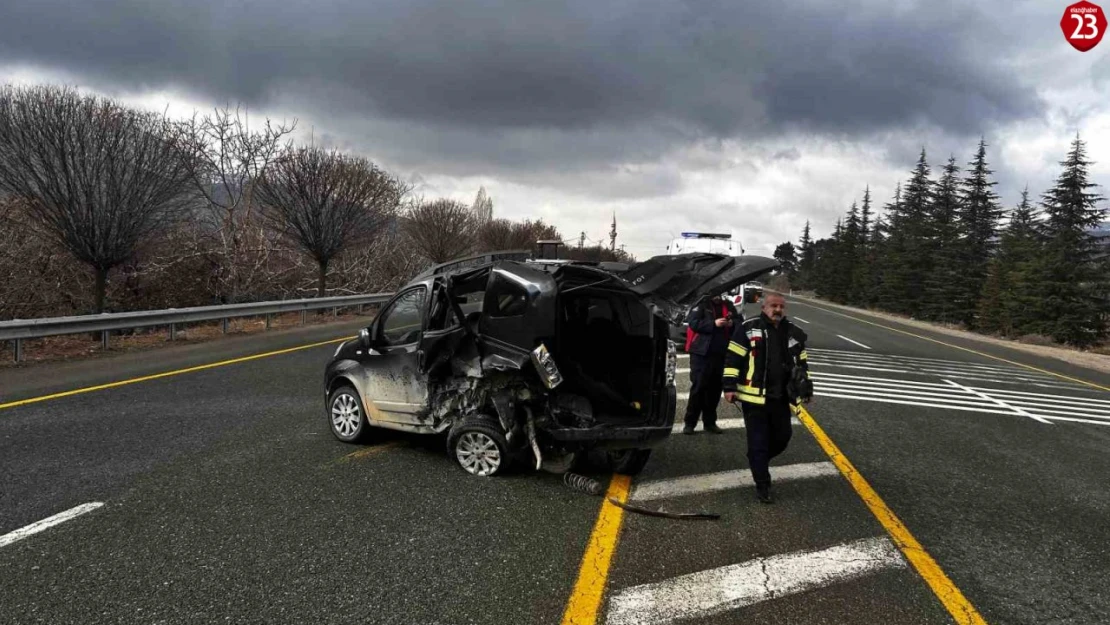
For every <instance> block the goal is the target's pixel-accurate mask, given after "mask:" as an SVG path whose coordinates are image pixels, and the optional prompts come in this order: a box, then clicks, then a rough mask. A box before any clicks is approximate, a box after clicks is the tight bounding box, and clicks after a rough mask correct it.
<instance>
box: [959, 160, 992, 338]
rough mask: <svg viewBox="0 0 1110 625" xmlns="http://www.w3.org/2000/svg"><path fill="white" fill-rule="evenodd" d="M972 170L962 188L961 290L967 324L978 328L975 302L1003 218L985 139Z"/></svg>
mask: <svg viewBox="0 0 1110 625" xmlns="http://www.w3.org/2000/svg"><path fill="white" fill-rule="evenodd" d="M968 168H969V169H968V175H967V178H965V179H964V181H963V183H962V185H961V187H962V194H961V195H962V199H963V202H962V205H961V210H960V214H959V218H960V225H961V229H962V230H963V231H964V232H965V233H966V240H965V245H964V246H963V249H962V254H963V256H964V260H963V264H964V268H963V274H962V277H961V287H962V289H961V290H962V291H963V294H962V299H963V300H964V301H965V302H967V305H966V306H965V308H964V310H965V315H964V319H963V321H964V322H965V323H967V324H968V325H969V326H972V327H974V325H975V315H974V314H973V313H974V312H975V310H976V307H975V300H976V299H977V298H978V297H979V295H980V293H981V292H982V290H983V283H984V282H985V280H986V278H987V265H988V263H989V262H990V259H991V256H992V255H993V252H994V250H995V248H996V246H997V241H996V239H997V237H998V223H999V220H1000V219H1001V218H1002V206H1001V205H1000V204H999V203H998V195H997V194H996V193H995V192H994V189H993V187H994V186H995V185H996V184H997V183H996V182H994V180H992V179H991V174H993V173H994V172H993V171H992V170H991V169H990V167H988V165H987V142H986V140H985V139H980V140H979V149H978V150H977V151H976V152H975V159H974V160H972V161H971V162H970V163H968Z"/></svg>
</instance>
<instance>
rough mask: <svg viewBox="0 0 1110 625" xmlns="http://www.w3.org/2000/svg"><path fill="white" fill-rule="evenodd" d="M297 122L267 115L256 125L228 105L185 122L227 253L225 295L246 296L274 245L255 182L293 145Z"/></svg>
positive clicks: (201, 187)
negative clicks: (258, 205) (265, 227)
mask: <svg viewBox="0 0 1110 625" xmlns="http://www.w3.org/2000/svg"><path fill="white" fill-rule="evenodd" d="M296 125H297V122H296V120H293V121H292V122H290V123H284V122H283V123H280V124H278V123H276V122H273V121H271V120H270V119H268V118H267V119H265V120H264V121H263V122H262V124H261V126H260V127H258V128H256V129H251V125H250V117H249V116H248V115H247V113H246V112H245V111H243V110H242V109H241V108H239V107H236V108H235V109H234V110H232V109H231V108H230V107H228V106H224V107H222V108H216V109H214V110H213V112H212V114H211V115H205V116H203V117H200V116H198V115H194V116H193V117H192V118H191V119H189V120H187V121H185V122H182V123H181V125H180V127H181V135H182V146H183V149H184V150H185V152H186V153H187V154H188V157H189V158H188V159H187V162H188V163H190V165H191V167H190V174H191V177H192V180H193V184H194V185H195V186H196V188H197V191H198V192H199V193H200V194H201V195H202V196H203V198H204V200H205V205H206V208H207V210H206V211H205V216H206V217H207V225H208V226H209V228H210V229H211V232H212V233H213V235H214V236H215V238H216V240H217V249H218V251H219V253H220V255H221V258H220V267H219V273H218V282H217V290H218V295H219V297H220V299H221V300H223V301H230V302H234V301H237V300H238V299H240V298H241V297H242V295H243V292H244V291H245V290H246V289H247V288H248V287H249V286H250V285H251V284H253V283H254V282H255V280H256V279H257V276H258V274H259V273H260V272H263V271H264V270H265V267H266V265H267V262H266V259H267V257H268V256H269V252H270V251H271V250H269V248H268V247H266V244H267V239H266V238H265V237H264V236H260V235H263V234H264V233H263V232H261V227H260V224H259V223H258V221H259V220H258V219H257V218H256V217H257V216H256V215H255V209H256V206H255V202H254V182H255V181H256V180H258V179H260V178H261V177H262V176H263V175H265V173H266V170H267V168H268V167H269V166H270V165H271V164H272V163H273V162H274V161H275V160H277V159H279V158H280V157H281V156H282V155H283V154H285V153H286V152H288V151H289V150H290V149H291V144H290V142H289V141H288V140H287V139H286V137H287V136H288V135H289V134H290V133H292V132H293V130H294V129H295V128H296Z"/></svg>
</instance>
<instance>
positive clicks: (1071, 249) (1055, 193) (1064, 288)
mask: <svg viewBox="0 0 1110 625" xmlns="http://www.w3.org/2000/svg"><path fill="white" fill-rule="evenodd" d="M1060 165H1061V166H1063V168H1064V171H1063V172H1061V174H1060V176H1059V178H1057V180H1056V184H1055V186H1054V187H1053V188H1052V189H1050V190H1049V191H1048V192H1046V193H1045V194H1044V195H1043V196H1041V207H1042V209H1043V212H1044V215H1045V219H1044V237H1045V248H1044V252H1043V253H1042V254H1041V261H1040V263H1039V265H1040V271H1039V272H1038V276H1037V277H1038V278H1039V279H1040V280H1043V281H1044V282H1043V284H1042V285H1041V288H1042V289H1043V291H1042V299H1041V304H1042V305H1041V312H1042V318H1043V319H1045V322H1046V330H1047V332H1048V334H1049V336H1051V337H1052V338H1053V339H1055V340H1056V341H1059V342H1061V343H1068V344H1071V345H1077V346H1081V347H1085V346H1089V345H1092V344H1094V343H1096V342H1097V341H1098V340H1100V339H1101V338H1103V337H1104V336H1106V316H1107V315H1108V314H1110V310H1108V308H1110V306H1108V303H1110V302H1108V301H1107V297H1106V293H1107V286H1108V280H1110V277H1108V276H1107V275H1106V271H1105V270H1106V267H1105V262H1104V261H1102V260H1100V259H1099V257H1098V252H1099V249H1098V242H1097V240H1096V239H1095V237H1094V235H1093V234H1092V233H1091V230H1093V229H1094V228H1095V227H1096V226H1098V225H1099V224H1100V223H1102V220H1103V219H1104V218H1105V214H1106V211H1105V209H1102V208H1099V206H1098V204H1099V202H1101V201H1103V199H1104V198H1103V197H1102V196H1101V195H1098V194H1097V193H1093V192H1092V189H1094V188H1095V187H1096V186H1098V185H1096V184H1094V183H1093V182H1090V181H1089V180H1088V176H1087V170H1088V168H1089V167H1090V165H1091V162H1090V161H1089V160H1087V155H1086V149H1085V144H1084V143H1083V141H1081V140H1080V138H1079V136H1078V135H1076V137H1075V141H1074V142H1073V143H1072V146H1071V151H1070V152H1069V153H1068V156H1067V158H1066V159H1065V160H1064V161H1062V162H1061V163H1060Z"/></svg>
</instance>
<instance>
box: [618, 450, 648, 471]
mask: <svg viewBox="0 0 1110 625" xmlns="http://www.w3.org/2000/svg"><path fill="white" fill-rule="evenodd" d="M608 455H609V464H610V465H611V466H612V467H613V471H615V472H616V473H620V474H621V475H639V473H640V471H643V470H644V466H645V465H646V464H647V461H648V458H650V457H651V450H650V449H622V450H620V451H610V452H609V454H608Z"/></svg>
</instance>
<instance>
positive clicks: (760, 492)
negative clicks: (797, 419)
mask: <svg viewBox="0 0 1110 625" xmlns="http://www.w3.org/2000/svg"><path fill="white" fill-rule="evenodd" d="M761 310H762V312H761V314H760V315H759V316H758V317H754V318H752V319H749V320H747V321H745V322H744V323H743V324H739V325H737V326H736V328H735V329H734V330H733V333H732V340H731V341H730V342H729V346H728V357H727V358H726V359H725V370H724V390H725V400H726V401H728V402H729V403H732V402H735V401H737V400H739V401H740V402H741V405H742V406H743V411H744V428H745V430H746V431H747V438H748V464H749V465H750V466H751V471H752V479H753V480H754V481H755V490H756V496H757V497H758V498H759V501H761V502H762V503H772V502H773V501H774V498H773V497H772V495H771V472H770V467H769V465H770V462H771V459H772V458H774V457H775V456H777V455H779V454H781V453H782V452H783V451H785V450H786V446H787V444H789V443H790V436H791V434H792V432H791V426H790V416H791V413H792V412H798V411H799V410H800V409H801V402H804V403H809V401H810V399H811V398H812V397H813V383H812V382H811V381H810V377H809V365H808V364H807V362H806V361H807V359H808V357H809V356H808V355H807V354H806V338H807V337H806V333H805V332H803V331H802V329H801V328H799V327H797V326H796V325H794V324H793V323H791V322H790V320H789V319H787V318H786V298H784V297H783V296H782V295H781V294H779V293H770V294H768V295H766V296H765V297H764V298H763V305H762V307H761Z"/></svg>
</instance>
